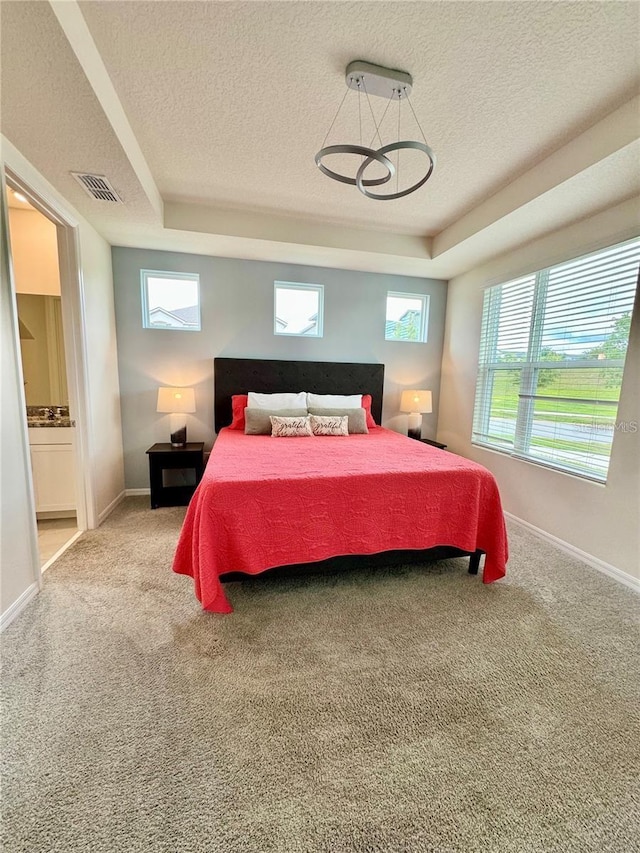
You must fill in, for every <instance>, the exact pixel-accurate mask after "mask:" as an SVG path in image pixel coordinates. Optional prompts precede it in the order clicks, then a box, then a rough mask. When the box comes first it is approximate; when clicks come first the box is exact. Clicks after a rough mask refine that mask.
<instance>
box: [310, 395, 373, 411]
mask: <svg viewBox="0 0 640 853" xmlns="http://www.w3.org/2000/svg"><path fill="white" fill-rule="evenodd" d="M306 406H307V408H308V409H310V408H312V407H313V408H316V409H361V408H362V394H307V403H306Z"/></svg>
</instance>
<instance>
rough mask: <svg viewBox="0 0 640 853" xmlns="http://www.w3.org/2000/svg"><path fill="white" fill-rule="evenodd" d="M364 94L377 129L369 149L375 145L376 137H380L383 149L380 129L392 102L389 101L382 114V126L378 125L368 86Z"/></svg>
mask: <svg viewBox="0 0 640 853" xmlns="http://www.w3.org/2000/svg"><path fill="white" fill-rule="evenodd" d="M363 82H364V80H363ZM364 93H365V95H366V96H367V102H368V104H369V109H370V110H371V118H372V119H373V126H374V127H375V131H374V133H373V136H372V137H371V142H370V143H369V148H371V146H372V145H373V141H374V139H375V138H376V136H377V137H378V140H379V141H380V147H381V148H382V137H381V136H380V128H381V127H382V122H383V121H384V117H385V116H386V114H387V110H388V109H389V104H390V103H391V101H390V100H389V101H387V106H386V107H385V108H384V112H383V113H382V118H381V119H380V124H378V123H377V121H376V117H375V115H374V114H373V107H372V106H371V101H370V100H369V93H368V92H367V87H366V84H365V87H364Z"/></svg>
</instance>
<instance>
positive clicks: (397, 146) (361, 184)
mask: <svg viewBox="0 0 640 853" xmlns="http://www.w3.org/2000/svg"><path fill="white" fill-rule="evenodd" d="M404 148H410V149H413V150H415V151H423V152H424V153H425V154H426V155H427V157H428V158H429V168H428V169H427V172H426V174H425V175H424V177H422V178H420V180H419V181H417V182H416V183H415V184H413V186H410V187H408V188H407V189H405V190H400V191H399V192H395V193H386V194H381V193H380V194H378V193H372V192H369V190H368V189H367V187H368V186H372V184H371V181H365V180H364V173H365V171H366V170H367V169H368V168H369V166H370V165H371V163H373V161H374V158H373V157H369V158H368V159H367V160H365V161H364V163H362V165H361V166H360V168H359V169H358V174H357V175H356V180H355V184H356V186H357V187H358V189H359V190H360V192H361V193H363V194H364V195H366V197H367V198H376V199H381V200H389V199H394V198H403V197H404V196H405V195H409V193H412V192H414V190H418V189H420V187H421V186H422V185H423V184H426V182H427V181H428V180H429V178H430V177H431V173H432V172H433V169H434V167H435V165H436V155H435V154H434V153H433V151H432V150H431V148H429V146H428V145H427V144H426V143H424V142H414V141H406V142H392V143H391V144H390V145H383V146H382V148H379V149H378V150H377V151H376V154H382V155H384V154H389V153H390V152H391V151H400V150H402V149H404ZM387 180H388V179H387Z"/></svg>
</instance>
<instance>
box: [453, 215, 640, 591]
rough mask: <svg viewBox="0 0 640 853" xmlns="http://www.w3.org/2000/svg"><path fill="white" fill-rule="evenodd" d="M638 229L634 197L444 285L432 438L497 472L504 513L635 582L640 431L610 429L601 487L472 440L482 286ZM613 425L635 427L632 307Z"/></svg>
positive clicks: (638, 357) (639, 341)
mask: <svg viewBox="0 0 640 853" xmlns="http://www.w3.org/2000/svg"><path fill="white" fill-rule="evenodd" d="M638 233H640V205H639V203H638V200H637V199H636V200H630V201H627V202H625V203H623V204H621V205H618V206H617V207H615V208H611V209H610V210H608V211H605V212H603V213H600V214H598V215H597V216H593V217H591V218H589V219H585V220H583V221H582V222H578V223H576V224H574V225H572V226H570V227H568V228H565V229H562V230H561V231H558V232H555V233H553V234H550V235H547V236H546V237H544V238H541V239H539V240H536V241H534V242H532V243H529V244H527V245H525V246H522V247H521V248H519V249H518V250H516V251H513V252H510V253H509V254H506V255H502V256H500V257H498V258H495V259H493V260H492V261H490V262H489V263H487V264H485V265H483V266H482V267H480V268H478V269H475V270H473V271H470V272H468V273H466V274H464V275H461V276H459V277H457V278H455V279H453V280H452V281H451V282H450V283H449V291H448V297H447V319H446V328H445V343H444V352H443V365H442V385H441V392H440V411H439V419H438V439H439V440H440V441H443V442H445V443H447V444H448V445H449V447H450V449H451V450H453V451H455V452H456V453H460V454H461V455H463V456H467V457H469V458H470V459H475V460H476V461H477V462H480V463H482V464H483V465H485V466H486V467H487V468H489V470H491V471H492V472H493V473H494V475H495V476H496V478H497V480H498V484H499V486H500V491H501V494H502V499H503V504H504V508H505V509H506V510H507V511H508V512H511V513H512V514H513V515H515V516H517V517H518V518H520V519H522V520H524V521H526V522H528V523H529V524H532V525H534V526H535V527H537V528H540V529H541V530H543V531H545V532H546V533H548V534H551V535H552V536H555V537H557V538H558V539H561V540H563V541H564V542H567V543H569V544H570V545H572V546H573V547H575V548H578V549H580V550H581V551H583V552H585V553H586V554H588V555H589V556H590V557H593V558H595V559H596V560H597V561H602V562H604V563H606V564H607V565H608V566H611V567H613V568H615V569H618V570H620V571H623V572H625V573H626V574H628V575H631V576H632V577H634V578H638V579H640V431H636V432H616V433H615V436H614V441H613V449H612V454H611V463H610V468H609V476H608V479H607V483H606V485H599V484H596V483H592V482H589V481H587V480H584V479H581V478H579V477H574V476H571V475H568V474H562V473H560V472H557V471H551V470H549V469H546V468H542V467H540V466H538V465H534V464H532V463H529V462H524V461H522V460H517V459H512V458H510V457H509V456H506V455H504V454H501V453H496V452H492V451H488V450H484V449H482V448H480V447H475V446H473V445H472V444H471V427H472V421H473V405H474V399H475V385H476V375H477V368H478V351H479V345H480V321H481V317H482V300H483V291H484V288H485V287H487V286H488V285H492V284H496V283H498V282H500V281H508V280H509V279H510V278H514V277H516V276H519V275H522V274H523V273H526V272H530V271H533V270H536V269H540V268H543V267H545V266H548V265H549V264H552V263H556V262H559V261H562V260H565V259H567V258H571V257H576V256H578V255H580V254H584V253H586V252H588V251H591V250H594V249H597V248H599V247H602V246H606V245H611V244H612V243H615V242H618V241H621V240H624V239H628V238H630V237H632V236H634V235H637V234H638ZM618 420H619V421H636V422H640V306H638V305H636V310H635V313H634V322H633V327H632V330H631V340H630V342H629V351H628V354H627V361H626V367H625V375H624V381H623V386H622V395H621V399H620V406H619V411H618Z"/></svg>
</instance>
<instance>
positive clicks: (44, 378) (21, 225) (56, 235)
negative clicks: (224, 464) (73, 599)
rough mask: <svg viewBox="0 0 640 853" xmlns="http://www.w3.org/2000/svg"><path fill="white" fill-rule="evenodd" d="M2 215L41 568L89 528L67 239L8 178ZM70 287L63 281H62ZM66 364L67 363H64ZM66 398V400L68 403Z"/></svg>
mask: <svg viewBox="0 0 640 853" xmlns="http://www.w3.org/2000/svg"><path fill="white" fill-rule="evenodd" d="M6 201H7V208H8V223H9V240H10V245H11V255H12V266H13V280H12V289H13V294H14V298H15V302H16V309H17V316H18V326H19V333H20V355H21V364H22V374H23V386H24V401H25V406H24V413H23V414H24V421H25V427H26V431H27V434H28V437H29V456H30V461H31V466H30V472H31V477H32V485H33V496H34V509H35V513H36V520H37V529H38V550H39V555H40V568H41V570H44V569H46V568H47V567H48V566H49V565H50V564H51V563H52V562H54V560H55V559H56V558H57V557H58V556H59V555H60V554H61V553H62V552H63V551H64V550H66V548H68V547H69V545H70V544H71V543H72V542H73V541H74V540H75V539H76V538H77V536H78V535H79V534H80V532H82V531H83V530H85V529H86V527H87V511H86V502H85V490H84V487H83V477H82V476H81V456H80V454H79V445H80V442H79V441H78V438H77V433H78V432H79V430H78V426H79V424H78V418H79V417H80V412H79V407H78V406H77V403H76V400H74V399H73V393H72V394H71V395H70V389H73V388H74V387H75V386H76V385H77V383H76V381H75V379H76V372H77V371H76V365H75V363H74V350H73V347H71V346H69V342H68V341H67V340H66V338H67V329H66V326H67V325H68V320H67V322H65V316H67V317H68V316H69V314H70V312H69V311H68V310H65V309H66V308H68V306H65V299H66V297H65V286H64V285H65V281H64V272H63V271H64V265H63V264H62V263H61V256H60V253H59V248H60V245H62V246H63V247H64V245H65V244H66V243H68V239H69V237H70V236H71V235H69V234H67V233H66V231H70V232H73V229H72V228H70V226H67V225H65V224H63V223H61V222H60V221H59V220H57V221H56V220H55V219H54V218H52V217H50V216H49V215H47V208H46V207H45V205H44V203H39V200H37V199H36V197H35V196H34V195H33V194H32V193H31V192H30V191H27V190H26V188H24V187H23V186H20V184H19V183H18V182H17V181H14V180H12V179H11V176H10V175H8V174H7V196H6ZM67 284H68V282H67ZM70 362H71V363H70ZM70 396H71V399H70Z"/></svg>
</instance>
